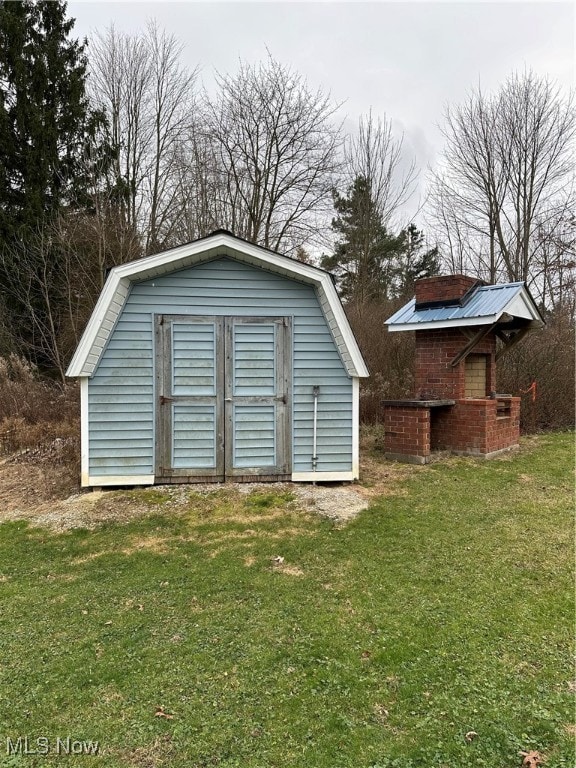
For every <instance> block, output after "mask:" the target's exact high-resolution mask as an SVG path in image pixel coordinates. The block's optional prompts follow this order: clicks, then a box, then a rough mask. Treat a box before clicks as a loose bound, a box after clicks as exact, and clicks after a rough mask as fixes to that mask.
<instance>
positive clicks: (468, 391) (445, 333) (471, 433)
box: [383, 275, 544, 464]
mask: <svg viewBox="0 0 576 768" xmlns="http://www.w3.org/2000/svg"><path fill="white" fill-rule="evenodd" d="M543 325H544V321H543V319H542V316H541V315H540V312H539V311H538V308H537V306H536V304H535V302H534V300H533V298H532V296H531V295H530V292H529V291H528V288H527V287H526V284H525V283H507V284H502V285H486V284H484V283H483V282H481V281H479V280H476V279H475V278H472V277H469V276H467V275H447V276H440V277H431V278H426V279H423V280H418V281H417V283H416V295H415V297H414V299H412V301H410V302H408V304H406V305H405V306H404V307H402V309H400V310H398V312H396V313H395V314H394V315H393V316H392V317H391V318H390V319H389V320H388V321H387V326H388V330H389V331H408V330H410V331H415V332H416V334H415V336H416V358H415V377H414V397H413V398H412V399H410V400H388V401H385V402H384V404H383V406H384V427H385V438H384V446H385V452H386V455H387V456H388V457H389V458H394V459H399V460H405V461H410V462H414V463H422V464H423V463H426V462H427V461H429V459H430V453H431V451H433V450H451V451H453V452H455V453H463V454H473V455H479V456H485V457H489V456H492V455H494V454H496V453H499V452H500V451H503V450H506V449H508V448H511V447H512V446H514V445H516V444H517V443H518V439H519V434H520V398H519V397H512V395H509V394H498V393H497V392H496V361H497V360H498V358H499V357H500V356H501V354H502V353H503V352H504V351H506V350H507V349H508V348H509V347H510V346H512V345H513V344H515V343H517V342H518V341H519V340H520V339H521V338H522V337H523V336H524V335H525V334H526V333H527V332H528V331H530V330H533V329H535V328H541V327H542V326H543Z"/></svg>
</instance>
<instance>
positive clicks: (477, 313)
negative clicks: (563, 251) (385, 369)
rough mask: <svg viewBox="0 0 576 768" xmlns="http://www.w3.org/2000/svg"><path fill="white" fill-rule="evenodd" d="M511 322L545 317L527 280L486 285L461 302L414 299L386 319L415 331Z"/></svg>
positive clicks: (537, 322)
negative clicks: (427, 303)
mask: <svg viewBox="0 0 576 768" xmlns="http://www.w3.org/2000/svg"><path fill="white" fill-rule="evenodd" d="M494 323H502V324H503V325H504V324H507V325H510V324H512V325H513V324H515V323H517V324H518V323H521V324H524V325H530V326H531V327H534V328H537V327H542V326H543V325H544V320H543V319H542V316H541V314H540V312H539V310H538V307H537V306H536V303H535V302H534V299H533V298H532V296H531V295H530V291H529V290H528V288H527V286H526V283H503V284H501V285H482V286H478V287H476V288H474V289H473V290H472V291H470V292H469V293H468V294H467V295H466V297H465V300H464V301H463V302H462V303H461V304H453V303H452V304H451V305H447V306H434V307H422V308H418V306H417V304H416V299H415V298H414V299H412V300H411V301H409V302H408V303H407V304H405V305H404V306H403V307H402V308H401V309H399V310H398V311H397V312H395V313H394V314H393V315H392V317H390V318H389V319H388V320H387V321H386V325H387V326H388V330H389V331H415V330H426V329H435V328H438V329H439V328H458V327H460V326H478V325H493V324H494Z"/></svg>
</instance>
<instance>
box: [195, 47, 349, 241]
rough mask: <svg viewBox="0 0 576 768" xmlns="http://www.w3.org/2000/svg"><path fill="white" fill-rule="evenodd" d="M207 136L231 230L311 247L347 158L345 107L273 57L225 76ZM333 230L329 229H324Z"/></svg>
mask: <svg viewBox="0 0 576 768" xmlns="http://www.w3.org/2000/svg"><path fill="white" fill-rule="evenodd" d="M217 83H218V94H217V96H216V98H215V99H212V100H208V106H207V121H206V126H205V130H206V131H207V132H208V134H209V136H210V137H211V140H213V141H214V147H215V155H216V168H217V171H218V173H219V174H221V181H220V183H219V184H218V188H219V191H220V193H221V195H222V196H223V197H222V198H220V200H219V201H218V204H219V205H222V203H224V206H223V207H224V209H225V211H226V219H225V221H224V222H222V223H223V225H224V226H227V227H228V228H230V229H232V231H234V232H235V233H236V234H238V235H240V236H242V237H245V238H246V239H247V240H250V241H253V242H256V243H259V244H261V245H264V246H265V247H267V248H272V249H275V250H278V249H281V248H282V249H284V250H289V249H292V248H294V249H295V248H296V247H297V246H298V245H303V244H304V243H306V242H308V241H309V240H310V238H311V237H312V236H313V235H314V233H315V232H316V231H317V229H318V227H319V224H320V220H321V217H322V215H323V214H327V212H328V211H329V208H330V201H331V196H330V191H331V188H332V187H333V184H334V178H335V173H336V171H337V170H338V167H339V163H340V158H339V151H338V150H339V147H340V141H341V140H340V130H339V127H338V126H336V125H335V124H334V122H333V118H334V113H335V111H336V109H337V108H338V107H337V106H335V105H333V104H332V103H331V101H330V97H329V96H328V95H326V94H324V93H323V92H322V91H321V90H317V91H311V90H310V89H309V87H308V85H307V83H306V82H305V80H304V79H303V78H302V76H301V75H299V74H297V73H295V72H293V71H292V70H290V69H289V68H287V67H284V66H282V65H281V64H279V63H278V62H277V61H275V60H274V59H273V58H272V57H269V58H268V60H267V61H266V62H265V63H261V64H259V65H255V66H252V65H249V64H246V63H241V65H240V69H239V72H238V74H237V75H235V76H229V75H218V78H217ZM324 223H325V222H324Z"/></svg>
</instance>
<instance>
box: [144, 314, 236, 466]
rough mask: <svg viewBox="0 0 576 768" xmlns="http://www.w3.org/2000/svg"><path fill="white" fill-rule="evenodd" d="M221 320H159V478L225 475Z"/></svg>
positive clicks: (157, 449) (157, 334) (164, 316)
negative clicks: (220, 394) (221, 395)
mask: <svg viewBox="0 0 576 768" xmlns="http://www.w3.org/2000/svg"><path fill="white" fill-rule="evenodd" d="M222 328H223V320H222V318H216V317H187V316H178V315H172V316H168V315H163V316H160V317H159V318H157V320H156V385H157V393H158V397H157V404H158V405H157V408H158V411H157V421H156V424H157V427H156V431H157V440H156V443H157V445H156V474H157V475H158V476H159V477H165V478H171V477H174V478H178V477H182V478H184V477H194V478H199V479H202V478H207V479H208V478H211V479H213V480H223V479H224V446H223V416H224V412H223V406H222V403H221V398H220V397H219V394H218V393H219V392H221V391H222V389H223V386H224V366H223V360H222V359H221V355H220V354H219V346H220V342H221V339H222Z"/></svg>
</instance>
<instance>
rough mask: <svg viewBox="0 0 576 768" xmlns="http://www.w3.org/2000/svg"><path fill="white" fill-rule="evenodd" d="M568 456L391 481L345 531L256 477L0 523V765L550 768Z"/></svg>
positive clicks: (535, 445) (533, 455)
mask: <svg viewBox="0 0 576 768" xmlns="http://www.w3.org/2000/svg"><path fill="white" fill-rule="evenodd" d="M573 443H574V436H573V435H571V434H554V435H544V436H541V437H538V438H532V439H530V440H528V441H527V442H526V443H525V444H524V447H523V449H522V450H521V451H520V452H519V453H517V454H515V455H513V456H512V457H507V458H502V459H496V460H492V461H489V462H484V461H476V460H472V459H448V460H446V461H442V462H438V463H436V464H433V465H430V466H428V467H425V468H422V469H419V470H414V471H413V472H412V473H411V474H410V475H409V477H407V478H406V479H404V480H402V481H391V482H393V483H394V482H395V483H396V485H395V486H394V487H393V492H391V493H390V492H389V493H388V494H387V495H383V496H381V497H376V498H375V500H374V502H373V504H372V505H371V507H370V508H369V509H368V510H366V511H365V512H363V513H362V514H361V515H360V516H359V517H358V518H357V519H356V520H355V521H354V522H352V523H350V524H348V525H347V526H345V527H342V526H337V525H335V524H334V523H333V522H330V521H328V520H324V519H320V518H317V517H313V516H306V515H303V514H302V513H298V512H295V511H294V509H293V506H294V505H293V503H292V502H291V496H290V494H289V493H285V492H284V493H278V491H276V490H275V489H274V487H271V488H270V490H269V491H268V492H258V493H253V494H251V495H249V496H244V495H240V494H237V493H234V492H231V491H229V490H222V489H221V490H215V491H214V493H212V494H209V495H208V496H200V495H197V494H194V493H191V494H190V505H189V511H188V513H187V514H185V515H178V516H176V515H174V514H171V513H170V505H168V504H166V503H165V500H166V498H167V497H165V496H164V495H163V494H162V493H159V492H157V491H142V492H139V493H140V496H139V498H148V499H149V502H150V504H151V516H150V517H147V518H144V519H139V520H136V521H133V522H130V523H126V524H114V525H106V526H104V527H101V528H99V529H97V530H95V531H86V530H74V531H71V532H69V533H66V534H58V535H57V534H54V533H51V532H50V531H48V530H45V529H41V528H34V527H30V526H28V525H26V524H25V523H23V522H13V523H7V524H4V525H3V526H2V527H1V528H0V579H1V581H0V591H1V595H2V597H1V611H2V615H1V624H2V626H1V627H0V632H1V634H0V766H2V768H6V767H7V766H35V765H42V766H52V765H67V766H106V767H107V768H108V767H110V768H114V767H115V766H142V767H143V768H148V767H150V768H152V767H156V766H177V767H178V766H198V768H200V767H202V768H204V767H208V766H220V768H223V767H226V768H230V767H231V766H242V768H256V767H258V768H273V767H275V766H278V767H280V766H297V767H301V768H343V767H344V766H349V767H350V768H369V767H370V768H392V767H395V768H415V767H416V766H418V767H420V766H421V767H422V768H442V767H444V768H460V767H462V768H470V766H486V768H508V767H509V766H519V765H520V762H521V759H522V758H521V757H520V756H519V750H531V749H534V750H538V751H540V752H541V753H543V754H544V755H546V757H547V762H546V764H545V765H546V768H555V767H557V766H570V768H572V767H573V766H574V747H573V739H574V737H573V732H574V729H573V725H572V723H573V720H574V702H573V688H574V683H573V679H574V670H573V666H572V646H573V630H574V594H573V593H574V589H573V584H574V581H573V578H574V577H573V564H574V530H573V527H574V526H573V523H574V520H573V475H572V466H573V453H574V450H573ZM146 494H148V496H146ZM276 555H281V556H282V557H284V558H285V561H284V564H283V565H282V566H280V567H278V566H274V564H273V563H272V558H273V557H274V556H276ZM158 707H162V708H163V712H164V713H167V714H170V715H173V717H172V718H171V719H169V718H167V717H158V716H156V711H157V708H158ZM471 731H474V732H475V733H476V734H477V736H476V737H469V738H471V741H467V740H466V734H468V733H469V732H471ZM19 736H20V737H24V736H28V737H29V742H28V747H29V750H31V749H35V748H37V743H36V739H38V738H40V737H46V738H48V739H49V740H50V744H49V746H50V749H51V752H50V754H49V755H47V756H34V755H32V754H28V755H27V756H24V755H22V751H23V742H20V751H19V752H20V753H19V754H18V755H12V756H9V755H7V753H6V752H7V750H6V746H7V744H6V739H7V738H8V739H10V741H11V743H12V744H13V745H14V744H16V740H17V738H18V737H19ZM68 736H69V737H70V738H71V739H73V740H76V741H81V740H92V741H98V742H99V745H100V747H99V754H98V756H86V755H83V756H76V757H74V756H68V757H64V756H63V755H62V754H60V755H58V754H56V752H55V748H56V743H55V742H56V738H57V737H60V738H61V739H63V740H64V739H65V738H66V737H68ZM64 744H66V742H64ZM8 746H10V744H8ZM40 748H43V743H42V742H41V743H40ZM77 748H78V747H77ZM61 751H62V750H61Z"/></svg>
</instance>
